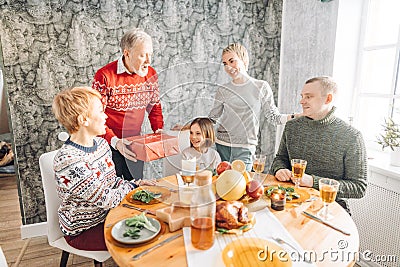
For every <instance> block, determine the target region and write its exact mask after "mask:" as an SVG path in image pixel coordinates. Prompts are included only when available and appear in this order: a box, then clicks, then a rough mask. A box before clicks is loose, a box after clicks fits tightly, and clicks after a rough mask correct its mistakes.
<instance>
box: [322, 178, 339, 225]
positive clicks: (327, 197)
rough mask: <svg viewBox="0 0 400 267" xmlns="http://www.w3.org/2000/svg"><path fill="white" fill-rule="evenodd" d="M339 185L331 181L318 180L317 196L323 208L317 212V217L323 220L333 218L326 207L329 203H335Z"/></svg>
mask: <svg viewBox="0 0 400 267" xmlns="http://www.w3.org/2000/svg"><path fill="white" fill-rule="evenodd" d="M339 185H340V183H339V182H338V181H336V180H333V179H329V178H322V179H320V180H319V194H320V196H321V199H322V202H324V207H323V208H322V209H321V210H320V211H319V212H318V216H320V217H321V218H322V219H324V220H330V219H332V218H333V215H332V214H330V213H329V209H328V207H329V204H330V203H332V202H334V201H335V199H336V195H337V192H338V190H339Z"/></svg>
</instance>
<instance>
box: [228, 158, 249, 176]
mask: <svg viewBox="0 0 400 267" xmlns="http://www.w3.org/2000/svg"><path fill="white" fill-rule="evenodd" d="M231 167H232V170H235V171H238V172H240V173H243V172H244V171H246V164H245V163H244V162H243V160H240V159H235V160H234V161H232V164H231Z"/></svg>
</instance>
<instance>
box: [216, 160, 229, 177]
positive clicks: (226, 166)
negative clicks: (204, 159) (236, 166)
mask: <svg viewBox="0 0 400 267" xmlns="http://www.w3.org/2000/svg"><path fill="white" fill-rule="evenodd" d="M230 169H231V164H230V163H229V162H228V161H222V162H221V163H220V164H218V166H217V173H218V175H220V174H221V173H223V172H224V171H226V170H230Z"/></svg>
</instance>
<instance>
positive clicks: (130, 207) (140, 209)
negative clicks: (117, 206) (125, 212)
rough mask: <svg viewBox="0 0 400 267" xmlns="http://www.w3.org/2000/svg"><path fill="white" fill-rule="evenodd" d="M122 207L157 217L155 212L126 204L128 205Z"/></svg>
mask: <svg viewBox="0 0 400 267" xmlns="http://www.w3.org/2000/svg"><path fill="white" fill-rule="evenodd" d="M122 207H125V208H129V209H134V210H138V211H142V212H145V213H148V214H151V215H154V216H155V215H156V212H155V211H152V210H146V209H142V208H138V207H135V206H132V205H129V204H126V203H124V204H122Z"/></svg>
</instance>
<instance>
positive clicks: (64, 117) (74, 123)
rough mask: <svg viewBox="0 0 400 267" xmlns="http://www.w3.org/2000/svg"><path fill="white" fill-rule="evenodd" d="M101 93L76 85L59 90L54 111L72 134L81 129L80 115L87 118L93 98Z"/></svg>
mask: <svg viewBox="0 0 400 267" xmlns="http://www.w3.org/2000/svg"><path fill="white" fill-rule="evenodd" d="M95 98H98V99H100V100H101V95H100V93H99V92H98V91H96V90H94V89H92V88H90V87H74V88H71V89H67V90H64V91H61V92H59V93H58V94H57V95H56V96H55V97H54V100H53V105H52V110H53V113H54V115H55V117H56V119H57V120H58V122H59V123H61V124H62V125H63V126H64V127H65V128H66V129H67V131H68V132H69V133H70V134H73V133H76V132H77V131H78V130H79V127H80V126H79V122H78V116H79V115H82V116H83V117H85V118H87V117H90V115H91V105H92V103H93V100H94V99H95Z"/></svg>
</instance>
